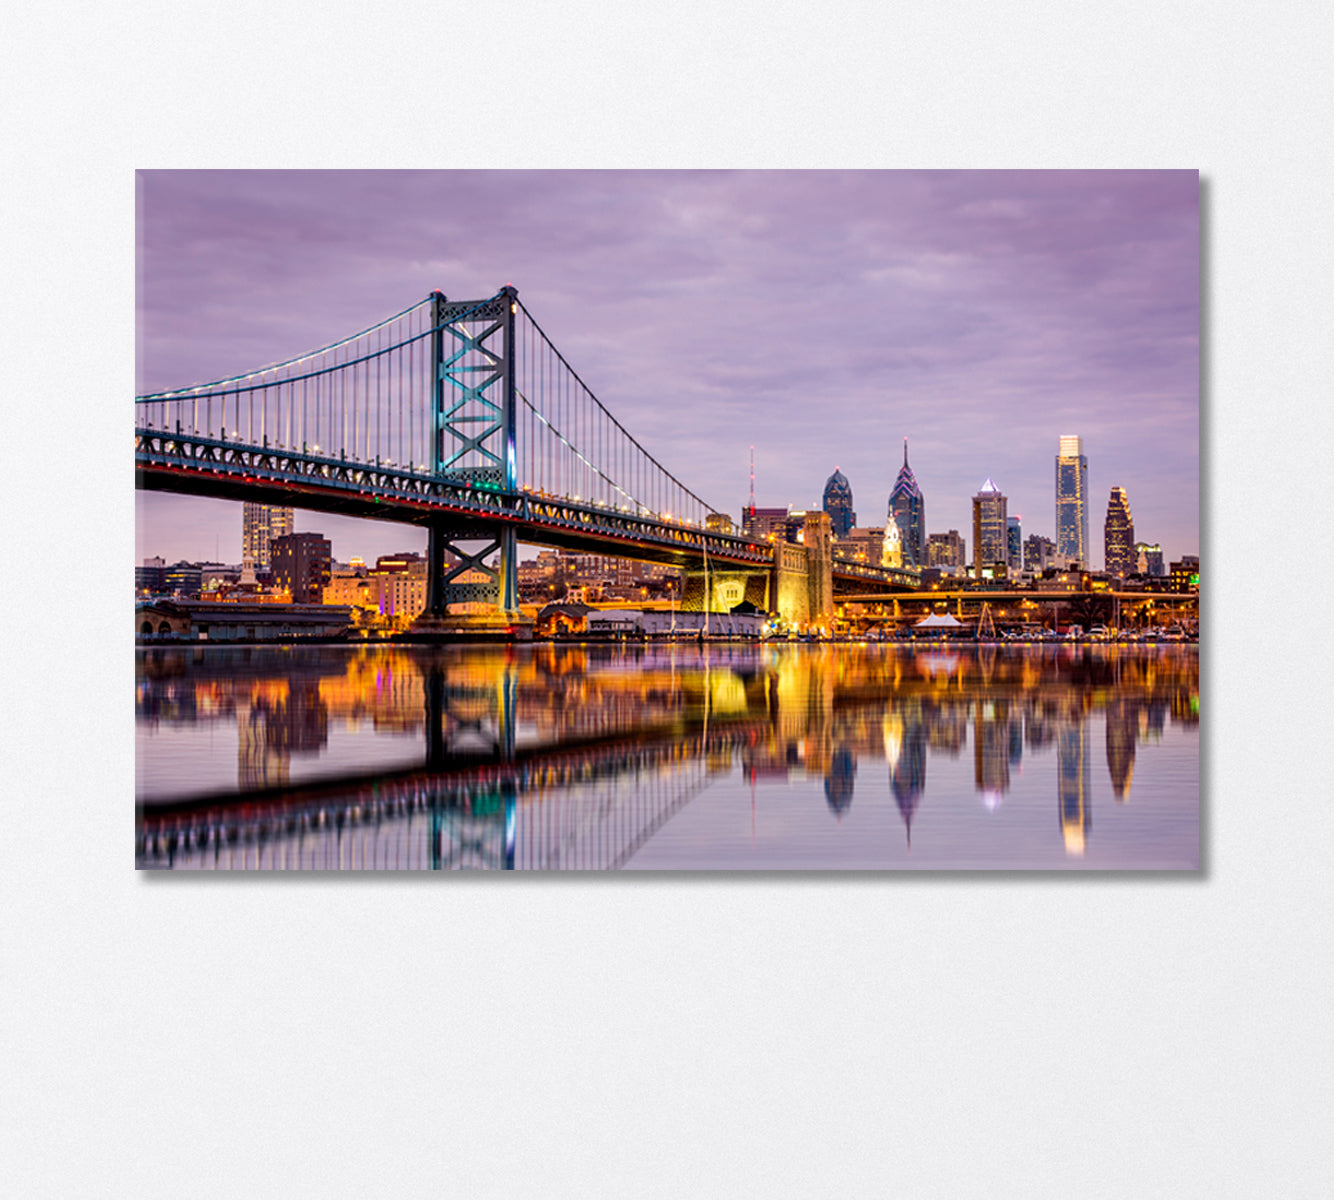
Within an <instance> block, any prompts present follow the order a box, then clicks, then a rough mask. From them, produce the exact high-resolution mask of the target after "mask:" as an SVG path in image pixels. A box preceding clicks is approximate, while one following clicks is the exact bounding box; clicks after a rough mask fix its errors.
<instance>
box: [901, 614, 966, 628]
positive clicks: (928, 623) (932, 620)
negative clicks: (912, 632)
mask: <svg viewBox="0 0 1334 1200" xmlns="http://www.w3.org/2000/svg"><path fill="white" fill-rule="evenodd" d="M913 628H914V629H963V628H964V624H963V622H962V621H956V620H955V619H954V618H953V617H952V616H950V614H949V613H932V614H931V615H930V616H929V617H923V618H922V619H921V620H920V621H918V622H917V624H916V625H914V626H913Z"/></svg>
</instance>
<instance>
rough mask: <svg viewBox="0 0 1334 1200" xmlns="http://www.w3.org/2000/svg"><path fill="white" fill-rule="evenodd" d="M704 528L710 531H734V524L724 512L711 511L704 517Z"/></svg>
mask: <svg viewBox="0 0 1334 1200" xmlns="http://www.w3.org/2000/svg"><path fill="white" fill-rule="evenodd" d="M704 528H705V529H707V530H708V531H709V532H710V533H735V532H736V526H735V525H733V524H732V518H731V517H729V516H728V515H727V514H726V513H720V512H711V513H709V514H708V515H707V516H706V517H705V518H704Z"/></svg>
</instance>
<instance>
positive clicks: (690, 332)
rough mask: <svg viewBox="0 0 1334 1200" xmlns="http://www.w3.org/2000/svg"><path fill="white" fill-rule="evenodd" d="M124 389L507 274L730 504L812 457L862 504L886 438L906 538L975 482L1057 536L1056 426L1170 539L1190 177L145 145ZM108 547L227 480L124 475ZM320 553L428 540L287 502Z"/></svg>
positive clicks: (799, 487) (1195, 283)
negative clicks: (225, 163)
mask: <svg viewBox="0 0 1334 1200" xmlns="http://www.w3.org/2000/svg"><path fill="white" fill-rule="evenodd" d="M138 178H139V189H140V190H139V256H138V260H139V291H138V320H139V361H138V380H137V388H138V390H139V391H141V392H143V391H151V390H157V389H164V388H169V387H177V386H183V385H186V384H192V383H197V382H205V381H208V380H212V379H217V378H221V377H224V376H227V375H232V374H236V373H239V372H241V371H244V370H247V369H250V368H253V367H257V366H261V365H263V364H266V363H270V362H274V361H278V360H282V359H286V358H291V357H293V356H295V355H297V354H299V353H301V352H303V351H306V350H309V349H313V348H314V347H316V346H320V345H324V344H326V343H328V342H330V341H334V340H336V339H337V338H339V337H342V336H344V335H347V334H351V333H354V332H356V331H357V330H359V329H362V328H365V327H366V326H369V325H371V324H374V323H375V322H377V321H379V320H381V319H383V318H384V317H386V316H389V315H390V314H392V313H395V312H398V311H400V310H401V309H404V308H407V307H408V306H409V305H411V304H412V303H414V302H415V301H417V300H419V299H422V298H424V297H425V296H426V295H427V293H428V292H430V291H431V290H432V289H433V288H439V289H440V290H442V291H444V292H445V293H447V294H448V295H449V296H450V297H451V298H458V299H472V298H482V297H484V296H488V295H490V294H491V293H492V292H494V291H495V290H496V289H497V288H498V287H500V286H501V285H502V284H504V283H513V284H514V285H515V286H516V287H517V288H518V289H519V294H520V296H521V297H522V299H523V301H524V304H525V305H526V306H527V308H528V309H529V311H530V312H531V313H532V314H533V316H534V317H535V318H536V319H537V320H538V321H539V322H540V323H541V325H542V327H543V328H544V329H545V330H546V332H547V333H548V334H549V335H550V337H551V338H552V340H553V341H554V342H555V344H556V345H557V346H558V347H559V348H560V350H561V352H562V353H563V354H564V355H565V357H566V358H567V359H568V361H569V362H570V363H571V365H572V366H573V367H574V368H575V370H576V371H578V372H579V374H580V376H581V377H582V378H583V380H584V381H585V382H586V383H587V384H588V385H589V386H590V387H591V388H592V389H593V391H594V392H595V393H597V395H598V397H599V398H600V399H601V400H602V402H603V403H604V404H605V405H606V406H607V407H608V408H609V409H610V410H611V411H612V412H613V413H615V414H616V415H617V417H618V419H619V420H620V421H621V422H622V424H624V425H625V426H626V427H627V428H628V429H629V430H630V431H631V432H632V433H634V434H635V435H636V436H637V437H638V438H639V440H640V441H641V442H642V443H643V444H644V445H646V446H647V447H648V448H649V450H650V451H652V452H653V453H654V454H655V456H656V457H657V458H658V459H659V461H660V462H662V463H663V464H664V465H665V466H666V467H667V468H668V469H669V470H671V471H673V472H674V473H675V474H676V475H677V476H678V477H679V478H681V479H682V480H683V481H684V482H685V483H687V484H688V485H689V486H690V487H691V488H692V489H693V490H694V491H696V492H697V493H699V494H700V495H701V496H703V497H704V498H705V499H706V500H707V501H709V502H710V503H711V504H713V505H715V506H716V507H718V508H719V509H722V510H725V511H728V512H730V513H732V514H733V515H734V516H735V515H737V514H738V513H739V511H740V508H741V506H742V504H743V503H744V502H745V499H746V494H747V488H748V480H747V475H748V459H749V448H750V446H751V445H752V444H754V446H755V479H756V482H755V498H756V502H757V503H758V504H760V505H762V506H768V505H786V504H790V505H793V506H794V507H798V508H804V507H818V505H819V503H820V496H821V492H822V490H823V487H824V483H825V480H826V479H827V478H828V476H829V475H830V473H831V472H832V471H833V470H834V468H835V467H836V466H837V467H839V468H841V470H842V471H843V473H844V474H845V475H847V477H848V479H849V481H850V482H851V484H852V489H853V496H854V500H855V506H856V509H857V514H858V521H859V523H860V524H863V525H878V524H881V523H883V520H884V515H885V507H886V501H887V497H888V493H889V489H890V487H891V486H892V484H893V481H894V478H895V475H896V474H897V472H898V469H899V466H900V465H901V463H902V457H903V439H904V437H907V438H908V440H909V457H910V462H911V464H912V467H913V469H914V471H915V473H916V476H917V480H918V482H919V484H920V485H921V487H922V491H923V494H924V496H925V500H926V518H927V528H928V531H929V532H933V533H934V532H939V531H944V530H947V529H951V528H953V529H957V530H959V532H960V533H962V534H963V535H964V537H965V538H966V539H967V541H968V549H969V552H970V553H971V551H972V526H971V520H972V518H971V503H970V498H971V497H972V495H973V494H974V493H975V492H976V491H977V490H978V488H979V487H980V486H981V485H982V483H983V482H984V480H986V479H987V478H988V477H990V478H991V479H993V480H994V481H995V483H996V485H997V486H998V487H999V488H1000V489H1001V490H1002V491H1003V492H1004V493H1005V494H1006V496H1008V497H1009V511H1010V513H1011V515H1016V514H1018V515H1021V516H1022V518H1023V526H1024V534H1025V536H1027V535H1028V534H1030V533H1041V534H1044V535H1045V536H1048V537H1054V534H1055V530H1054V525H1055V518H1054V508H1055V499H1054V494H1053V492H1054V457H1055V454H1056V448H1057V439H1058V437H1059V435H1061V434H1063V433H1078V434H1082V435H1083V438H1084V447H1085V453H1086V454H1087V455H1088V460H1089V484H1090V492H1091V501H1090V512H1089V532H1090V537H1091V540H1092V543H1093V545H1092V557H1093V562H1094V564H1095V565H1098V564H1101V561H1102V525H1103V518H1104V516H1105V514H1106V509H1107V498H1108V493H1109V491H1110V489H1111V487H1112V486H1113V485H1118V484H1119V485H1120V486H1122V487H1124V488H1125V489H1126V491H1127V493H1128V495H1129V498H1130V505H1131V509H1132V512H1133V514H1134V518H1135V532H1136V537H1137V538H1138V539H1140V540H1144V541H1150V542H1153V541H1157V542H1160V543H1161V544H1162V546H1163V551H1164V554H1165V556H1166V557H1167V558H1168V559H1169V560H1170V559H1174V558H1180V556H1181V555H1182V554H1194V553H1197V552H1198V547H1199V364H1198V352H1199V340H1198V328H1199V208H1198V198H1199V189H1198V176H1197V173H1196V172H1195V171H1193V170H1192V171H1139V172H1136V171H962V172H949V171H942V172H934V171H933V172H918V171H850V172H827V171H774V172H769V171H754V172H752V171H737V172H728V171H662V172H658V171H537V172H509V171H478V172H469V171H440V172H433V171H404V172H396V171H365V172H360V171H331V172H318V171H277V172H269V171H145V172H141V173H140V174H139V177H138ZM136 500H137V503H136V512H137V524H136V551H135V553H136V558H137V559H142V558H144V557H146V556H149V555H152V554H160V555H162V556H163V557H165V558H166V559H167V561H169V562H170V561H174V560H176V559H179V558H191V559H198V558H212V557H214V555H215V553H216V554H217V555H218V556H220V557H221V559H222V560H223V561H227V562H237V561H239V560H240V557H241V550H240V537H241V512H240V505H239V504H232V503H228V502H223V501H210V500H202V499H191V498H185V497H178V496H170V495H163V494H145V493H138V494H137V496H136ZM296 525H297V528H298V529H299V530H300V529H315V530H320V531H322V532H324V533H326V534H328V535H329V536H330V537H331V538H332V539H333V544H334V554H335V557H337V558H339V559H343V560H345V559H347V558H349V557H351V556H353V555H360V556H362V557H364V558H367V559H370V558H373V557H374V556H376V555H378V554H382V553H388V552H391V551H394V550H399V549H410V548H417V547H424V544H425V536H424V534H423V533H421V532H419V531H418V530H416V529H414V528H412V527H409V526H401V525H392V524H387V523H379V522H364V521H353V520H350V519H346V518H336V517H330V516H326V515H323V514H319V513H302V512H300V511H298V513H297V520H296Z"/></svg>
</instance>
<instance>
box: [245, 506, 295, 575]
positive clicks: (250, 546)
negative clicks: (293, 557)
mask: <svg viewBox="0 0 1334 1200" xmlns="http://www.w3.org/2000/svg"><path fill="white" fill-rule="evenodd" d="M291 532H292V510H291V509H290V508H275V507H274V506H273V505H270V504H250V503H246V504H243V505H241V558H242V560H243V561H244V562H247V563H249V564H250V566H251V567H253V568H254V569H255V570H257V571H267V570H268V569H269V567H270V565H271V562H270V559H269V545H270V543H271V542H272V541H273V540H274V538H280V537H286V536H287V535H288V534H289V533H291Z"/></svg>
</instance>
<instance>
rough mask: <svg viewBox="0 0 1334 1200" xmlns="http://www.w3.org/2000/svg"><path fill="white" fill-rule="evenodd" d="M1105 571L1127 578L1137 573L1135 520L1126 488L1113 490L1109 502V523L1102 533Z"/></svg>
mask: <svg viewBox="0 0 1334 1200" xmlns="http://www.w3.org/2000/svg"><path fill="white" fill-rule="evenodd" d="M1102 545H1103V560H1102V561H1103V570H1104V571H1106V572H1107V573H1108V574H1109V575H1120V576H1121V577H1122V578H1125V576H1127V575H1133V574H1134V573H1135V565H1136V564H1135V560H1136V554H1135V519H1134V518H1133V517H1132V516H1131V515H1130V501H1129V500H1128V499H1127V498H1126V491H1125V488H1121V487H1114V488H1112V494H1111V498H1110V499H1109V500H1108V501H1107V522H1106V524H1105V525H1104V526H1103V531H1102Z"/></svg>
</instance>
